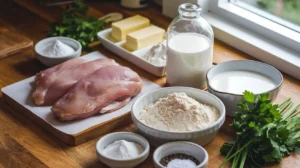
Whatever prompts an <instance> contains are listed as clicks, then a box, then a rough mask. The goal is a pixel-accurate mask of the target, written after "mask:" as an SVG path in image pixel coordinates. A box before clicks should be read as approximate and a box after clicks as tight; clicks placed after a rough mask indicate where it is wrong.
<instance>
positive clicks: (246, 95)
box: [243, 90, 255, 103]
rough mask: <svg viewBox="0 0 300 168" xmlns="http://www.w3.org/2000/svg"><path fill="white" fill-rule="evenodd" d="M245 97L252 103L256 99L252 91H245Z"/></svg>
mask: <svg viewBox="0 0 300 168" xmlns="http://www.w3.org/2000/svg"><path fill="white" fill-rule="evenodd" d="M243 94H244V99H245V100H246V101H248V102H250V103H253V102H254V101H255V95H254V94H253V93H252V92H249V91H247V90H246V91H244V92H243Z"/></svg>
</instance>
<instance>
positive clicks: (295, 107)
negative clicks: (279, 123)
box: [282, 103, 300, 120]
mask: <svg viewBox="0 0 300 168" xmlns="http://www.w3.org/2000/svg"><path fill="white" fill-rule="evenodd" d="M299 105H300V103H297V104H295V105H294V106H292V107H291V108H289V109H288V110H287V111H286V112H284V113H283V114H282V119H283V120H286V119H287V118H288V117H289V116H291V115H293V114H294V112H295V111H296V109H297V108H298V106H299Z"/></svg>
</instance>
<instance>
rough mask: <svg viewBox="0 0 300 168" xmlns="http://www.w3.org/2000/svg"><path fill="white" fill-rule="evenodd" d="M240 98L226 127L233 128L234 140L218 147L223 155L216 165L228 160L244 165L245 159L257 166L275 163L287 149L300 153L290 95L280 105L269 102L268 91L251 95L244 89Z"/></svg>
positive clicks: (299, 128) (299, 120) (299, 121)
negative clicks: (241, 98) (221, 160)
mask: <svg viewBox="0 0 300 168" xmlns="http://www.w3.org/2000/svg"><path fill="white" fill-rule="evenodd" d="M243 94H244V101H243V102H241V103H240V104H238V107H239V112H236V113H235V116H234V120H233V122H232V124H231V125H230V127H232V128H233V129H234V130H235V131H236V140H235V141H233V142H226V143H225V144H223V146H222V147H221V150H220V152H221V154H223V155H225V156H226V157H225V159H224V161H223V163H222V164H221V165H220V167H223V166H224V165H225V164H226V163H227V162H229V161H231V162H232V166H231V167H232V168H236V167H240V168H242V167H244V165H245V163H246V162H247V163H248V164H247V165H251V166H253V167H261V166H262V165H264V164H268V163H279V162H280V161H281V160H282V157H284V156H288V155H290V152H294V151H295V152H296V153H300V116H299V113H300V111H297V109H298V107H299V103H298V104H297V103H296V104H295V103H293V102H292V100H291V99H287V100H285V101H284V102H283V103H281V104H280V105H277V104H272V103H271V100H269V99H268V97H269V95H268V93H266V94H262V95H259V96H255V95H254V94H253V93H251V92H249V91H245V92H244V93H243Z"/></svg>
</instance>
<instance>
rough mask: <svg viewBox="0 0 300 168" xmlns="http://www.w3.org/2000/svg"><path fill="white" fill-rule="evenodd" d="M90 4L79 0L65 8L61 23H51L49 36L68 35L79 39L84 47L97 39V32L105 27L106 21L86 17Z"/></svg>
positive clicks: (86, 47)
mask: <svg viewBox="0 0 300 168" xmlns="http://www.w3.org/2000/svg"><path fill="white" fill-rule="evenodd" d="M87 11H88V6H87V5H86V4H84V3H82V2H81V1H79V0H77V1H75V3H74V4H72V5H69V6H67V7H66V8H65V10H64V12H63V14H62V21H61V23H58V22H55V23H51V24H50V30H49V31H48V36H66V37H70V38H73V39H75V40H77V41H79V42H80V43H81V45H82V47H83V48H84V49H88V44H89V43H91V42H93V41H95V40H96V39H97V32H98V31H100V30H102V29H103V28H104V21H103V20H98V19H96V18H95V17H86V16H85V15H86V13H87Z"/></svg>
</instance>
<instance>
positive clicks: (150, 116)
mask: <svg viewBox="0 0 300 168" xmlns="http://www.w3.org/2000/svg"><path fill="white" fill-rule="evenodd" d="M219 117H220V113H219V111H218V109H217V108H215V107H213V106H211V105H207V104H201V103H199V102H198V101H196V100H195V99H193V98H191V97H188V96H187V95H186V94H185V93H182V92H180V93H173V94H169V95H168V97H165V98H160V99H159V100H158V101H156V102H155V103H154V104H150V105H149V106H147V107H146V108H145V109H144V110H143V111H141V113H140V114H139V116H138V118H139V120H141V122H143V123H144V124H146V125H148V126H150V127H153V128H156V129H160V130H165V131H173V132H175V131H176V132H185V131H194V130H198V129H200V128H203V127H207V126H209V125H211V124H213V123H214V122H215V121H217V120H218V119H219Z"/></svg>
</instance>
